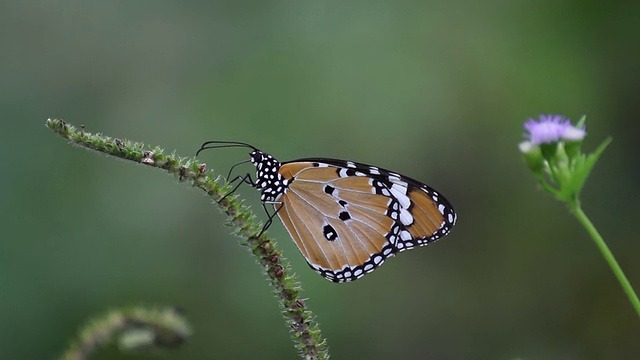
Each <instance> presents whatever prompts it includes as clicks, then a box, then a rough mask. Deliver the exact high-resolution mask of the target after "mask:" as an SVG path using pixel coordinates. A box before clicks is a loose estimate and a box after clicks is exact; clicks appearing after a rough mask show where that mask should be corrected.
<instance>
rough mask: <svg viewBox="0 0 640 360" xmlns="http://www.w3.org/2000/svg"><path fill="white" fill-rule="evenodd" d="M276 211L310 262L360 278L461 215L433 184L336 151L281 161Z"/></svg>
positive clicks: (335, 277) (330, 273) (335, 275)
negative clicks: (284, 184) (337, 156)
mask: <svg viewBox="0 0 640 360" xmlns="http://www.w3.org/2000/svg"><path fill="white" fill-rule="evenodd" d="M279 173H280V174H281V175H282V176H283V177H284V178H285V179H288V180H289V181H290V183H289V185H288V188H287V189H286V191H285V192H284V193H283V194H282V196H280V198H279V199H278V201H277V204H275V205H274V206H275V209H276V210H277V211H278V212H277V214H278V216H279V217H280V219H281V220H282V223H283V224H284V226H285V228H286V229H287V231H288V232H289V234H290V235H291V237H292V238H293V240H294V242H295V243H296V245H297V247H298V249H300V252H301V253H302V255H303V256H304V257H305V259H306V260H307V262H308V263H309V265H310V266H311V267H312V268H313V269H314V270H316V271H317V272H318V273H320V274H321V275H322V276H324V277H325V278H327V279H329V280H332V281H335V282H345V281H351V280H356V279H358V278H360V277H362V276H363V275H365V274H366V273H369V272H371V271H373V270H374V269H375V268H377V267H378V266H380V265H382V263H383V262H384V261H385V259H386V258H388V257H391V256H393V255H394V254H395V253H397V252H399V251H403V250H406V249H411V248H413V247H415V246H419V245H426V244H428V243H430V242H433V241H435V240H437V239H438V238H440V237H442V236H444V235H446V234H447V233H448V232H449V231H450V229H451V227H452V226H453V225H454V223H455V220H456V215H455V212H454V211H453V208H452V207H451V205H450V204H449V203H448V202H447V201H446V200H445V199H444V197H442V196H441V195H440V194H438V193H437V192H436V191H435V190H433V189H431V188H429V187H427V186H426V185H424V184H421V183H419V182H417V181H415V180H413V179H410V178H407V177H403V176H401V175H398V174H395V173H392V172H389V171H387V170H384V169H379V168H377V167H373V166H369V165H364V164H357V163H353V162H344V161H341V160H333V159H302V160H298V161H294V162H288V163H283V164H282V166H281V167H280V169H279Z"/></svg>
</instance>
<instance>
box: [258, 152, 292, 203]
mask: <svg viewBox="0 0 640 360" xmlns="http://www.w3.org/2000/svg"><path fill="white" fill-rule="evenodd" d="M250 155H251V163H252V164H253V166H255V167H256V182H255V187H256V189H258V190H260V193H261V194H262V195H261V196H260V200H262V201H263V202H275V201H278V198H279V197H280V196H281V195H282V194H284V192H285V191H286V189H287V187H288V186H289V183H290V180H288V179H285V178H284V177H283V176H282V175H281V174H280V172H279V170H280V166H281V164H280V161H278V160H277V159H276V158H274V157H273V156H271V155H269V154H267V153H264V152H262V151H260V150H258V149H254V150H253V151H252V152H251V154H250Z"/></svg>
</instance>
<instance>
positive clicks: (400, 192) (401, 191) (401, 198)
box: [391, 184, 411, 209]
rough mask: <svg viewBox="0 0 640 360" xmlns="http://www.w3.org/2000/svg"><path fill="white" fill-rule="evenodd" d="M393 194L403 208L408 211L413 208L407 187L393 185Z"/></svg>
mask: <svg viewBox="0 0 640 360" xmlns="http://www.w3.org/2000/svg"><path fill="white" fill-rule="evenodd" d="M391 193H392V194H393V196H394V197H395V198H396V199H398V202H399V203H400V206H402V207H403V208H405V209H408V208H409V206H411V199H409V197H408V196H407V187H406V185H405V186H402V185H399V184H393V185H391Z"/></svg>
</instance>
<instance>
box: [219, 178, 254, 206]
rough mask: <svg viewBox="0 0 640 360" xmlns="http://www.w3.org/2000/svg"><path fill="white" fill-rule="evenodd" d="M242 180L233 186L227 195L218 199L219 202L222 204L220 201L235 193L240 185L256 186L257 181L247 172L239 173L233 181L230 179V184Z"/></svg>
mask: <svg viewBox="0 0 640 360" xmlns="http://www.w3.org/2000/svg"><path fill="white" fill-rule="evenodd" d="M238 180H240V182H239V183H238V184H237V185H236V186H235V187H234V188H233V190H231V191H229V192H228V193H227V194H226V195H225V196H223V197H222V198H221V199H220V200H218V201H217V203H218V204H220V202H221V201H222V200H224V199H226V198H227V196H229V195H231V194H233V193H234V192H236V190H238V188H239V187H240V185H242V184H249V185H251V186H253V187H256V183H255V182H254V181H253V179H252V178H251V174H248V173H247V174H246V175H244V176H243V175H238V176H236V177H235V178H233V179H232V180H231V181H229V184H233V183H234V182H236V181H238Z"/></svg>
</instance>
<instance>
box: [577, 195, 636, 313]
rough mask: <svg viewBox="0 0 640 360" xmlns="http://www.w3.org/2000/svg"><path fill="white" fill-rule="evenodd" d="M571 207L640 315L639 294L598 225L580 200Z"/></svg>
mask: <svg viewBox="0 0 640 360" xmlns="http://www.w3.org/2000/svg"><path fill="white" fill-rule="evenodd" d="M570 208H571V211H572V212H573V214H574V215H575V216H576V218H578V221H579V222H580V223H581V224H582V225H583V226H584V227H585V229H587V232H588V233H589V235H591V237H592V238H593V241H594V242H595V243H596V246H598V249H600V252H602V256H604V259H605V260H606V261H607V263H609V266H611V270H613V273H614V275H615V276H616V278H618V281H619V282H620V285H621V286H622V289H623V290H624V292H625V293H626V294H627V297H629V301H630V302H631V305H632V306H633V308H634V309H635V310H636V312H637V313H638V316H639V317H640V300H638V295H637V294H636V293H635V291H633V287H632V286H631V283H630V282H629V280H628V279H627V277H626V276H625V275H624V272H623V271H622V268H620V265H618V262H617V261H616V258H615V257H614V256H613V253H611V250H609V247H608V246H607V244H606V243H605V241H604V239H603V238H602V236H600V233H599V232H598V230H597V229H596V227H595V226H593V224H592V223H591V220H589V218H588V217H587V214H585V213H584V211H583V210H582V208H581V207H580V204H579V203H578V202H573V204H572V205H571V206H570Z"/></svg>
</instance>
